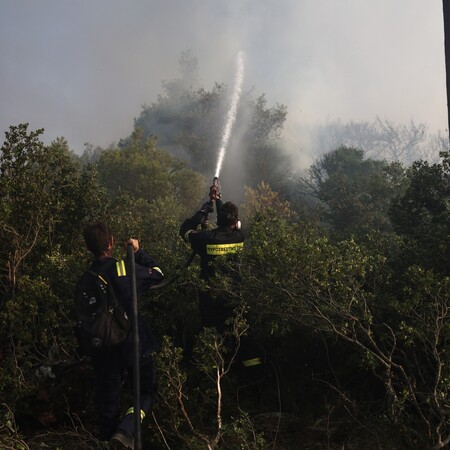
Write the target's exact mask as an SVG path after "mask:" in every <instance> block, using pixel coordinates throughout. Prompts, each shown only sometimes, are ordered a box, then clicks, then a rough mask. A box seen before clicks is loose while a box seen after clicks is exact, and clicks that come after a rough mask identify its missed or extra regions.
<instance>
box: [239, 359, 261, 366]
mask: <svg viewBox="0 0 450 450" xmlns="http://www.w3.org/2000/svg"><path fill="white" fill-rule="evenodd" d="M242 364H243V365H244V367H252V366H257V365H259V364H262V362H261V358H253V359H246V360H245V361H242Z"/></svg>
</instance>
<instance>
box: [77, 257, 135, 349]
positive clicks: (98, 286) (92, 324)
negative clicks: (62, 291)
mask: <svg viewBox="0 0 450 450" xmlns="http://www.w3.org/2000/svg"><path fill="white" fill-rule="evenodd" d="M115 263H116V261H115V260H111V261H109V262H108V263H106V264H105V265H104V267H102V270H101V272H99V273H97V272H94V271H92V270H88V271H86V272H84V273H83V275H82V276H81V277H80V279H79V280H78V283H77V285H76V287H75V292H74V303H75V304H74V306H75V308H74V309H75V316H76V323H75V326H74V332H75V337H76V338H77V341H78V344H79V350H80V353H81V354H82V355H86V356H91V355H92V353H93V351H95V350H99V349H105V348H108V347H111V346H114V345H117V344H120V343H121V342H123V341H124V340H125V339H126V338H127V336H128V332H129V331H130V328H131V320H130V319H129V317H128V315H127V313H126V312H125V310H124V309H123V307H122V306H121V305H120V303H119V302H118V301H117V297H116V294H115V292H114V289H113V286H112V285H111V283H110V282H109V280H108V278H107V276H106V275H105V273H106V272H107V271H108V269H109V268H110V267H111V266H112V265H113V264H115Z"/></svg>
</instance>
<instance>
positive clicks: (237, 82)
mask: <svg viewBox="0 0 450 450" xmlns="http://www.w3.org/2000/svg"><path fill="white" fill-rule="evenodd" d="M243 80H244V55H243V54H242V52H241V51H240V52H239V53H238V54H237V70H236V76H235V78H234V86H233V95H232V97H231V103H230V109H229V110H228V114H227V120H226V122H225V127H224V129H223V133H222V139H221V141H220V148H219V157H218V160H217V166H216V173H215V175H214V177H215V178H218V177H219V175H220V170H221V169H222V163H223V159H224V157H225V152H226V150H227V147H228V142H229V141H230V136H231V130H232V129H233V125H234V122H235V120H236V113H237V106H238V103H239V98H240V96H241V92H242V82H243Z"/></svg>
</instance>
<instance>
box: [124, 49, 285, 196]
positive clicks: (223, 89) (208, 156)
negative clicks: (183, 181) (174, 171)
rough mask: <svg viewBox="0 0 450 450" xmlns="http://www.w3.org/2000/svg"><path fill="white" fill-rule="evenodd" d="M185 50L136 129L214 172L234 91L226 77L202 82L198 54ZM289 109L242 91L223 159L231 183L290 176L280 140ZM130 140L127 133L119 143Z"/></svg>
mask: <svg viewBox="0 0 450 450" xmlns="http://www.w3.org/2000/svg"><path fill="white" fill-rule="evenodd" d="M183 55H184V56H182V58H181V59H180V65H181V74H182V76H181V77H180V78H177V79H175V80H171V81H170V82H164V83H163V88H164V94H163V95H160V96H159V97H158V100H157V102H155V103H153V104H151V105H150V106H144V107H143V110H142V112H141V114H140V115H139V117H138V118H136V119H135V122H134V129H135V130H137V129H141V130H142V131H143V136H144V137H145V138H148V137H150V136H152V135H153V136H157V138H158V145H159V146H160V147H161V148H163V149H165V150H167V151H168V152H169V153H170V154H172V155H174V156H176V157H180V158H182V159H184V160H186V161H187V162H188V164H189V167H191V168H192V169H194V170H196V171H198V172H200V173H202V174H203V175H204V176H206V177H208V178H210V177H211V178H212V176H213V175H214V171H215V166H216V163H217V157H218V151H219V146H220V141H221V137H222V133H223V128H224V126H225V119H226V115H227V112H228V109H229V101H230V99H229V97H230V95H231V94H230V92H229V88H228V87H227V86H226V85H225V84H223V83H215V85H214V87H213V88H212V89H211V90H206V89H204V88H203V87H199V86H198V84H197V82H196V80H197V75H196V73H197V60H196V59H195V58H193V57H192V55H190V54H189V55H188V56H186V55H185V54H183ZM286 114H287V109H286V107H285V106H283V105H279V104H276V105H275V106H272V107H268V105H267V99H266V97H265V96H264V95H260V96H259V97H257V98H256V99H255V98H254V96H253V94H252V92H246V93H243V94H242V95H241V98H240V101H239V104H238V110H237V116H236V121H235V125H234V128H233V133H232V137H231V140H230V143H229V148H228V149H227V153H228V152H229V153H230V154H229V158H227V160H228V161H227V160H226V161H225V164H224V174H225V175H224V177H228V179H230V180H233V181H232V182H231V183H230V185H233V184H234V185H235V184H239V185H243V184H244V182H245V183H246V184H248V185H251V186H256V185H257V184H258V183H259V182H261V181H263V180H266V181H268V182H270V183H271V184H273V185H274V186H276V187H277V188H278V184H280V185H282V182H281V180H283V179H286V178H288V176H289V172H290V165H289V161H288V157H287V156H286V155H285V154H284V152H283V150H282V148H281V147H280V145H279V140H280V138H281V133H282V130H283V125H284V122H285V119H286ZM129 141H130V138H127V139H125V140H124V141H122V142H121V144H120V145H121V146H124V145H127V144H128V143H129ZM230 159H232V161H231V160H230ZM237 173H239V176H240V179H239V180H238V181H237V180H236V176H237ZM234 198H236V195H234Z"/></svg>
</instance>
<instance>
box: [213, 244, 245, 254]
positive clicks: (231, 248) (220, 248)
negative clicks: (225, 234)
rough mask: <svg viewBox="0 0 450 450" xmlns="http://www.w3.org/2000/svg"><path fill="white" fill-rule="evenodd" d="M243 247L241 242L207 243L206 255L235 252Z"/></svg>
mask: <svg viewBox="0 0 450 450" xmlns="http://www.w3.org/2000/svg"><path fill="white" fill-rule="evenodd" d="M243 247H244V243H243V242H236V243H234V244H207V245H206V253H207V254H208V255H229V254H232V253H237V252H238V251H240V250H242V249H243Z"/></svg>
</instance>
